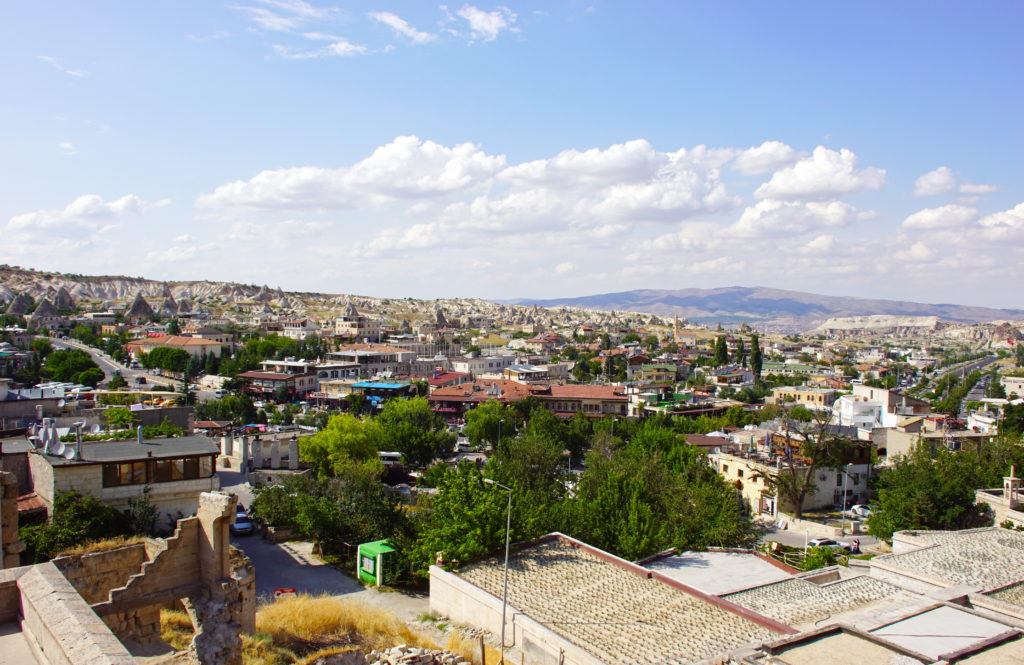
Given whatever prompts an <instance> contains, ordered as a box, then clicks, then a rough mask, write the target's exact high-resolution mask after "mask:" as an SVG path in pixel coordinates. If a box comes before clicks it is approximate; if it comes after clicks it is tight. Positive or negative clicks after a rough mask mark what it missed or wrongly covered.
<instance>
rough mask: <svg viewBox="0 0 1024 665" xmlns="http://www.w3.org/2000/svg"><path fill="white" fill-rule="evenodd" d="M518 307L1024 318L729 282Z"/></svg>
mask: <svg viewBox="0 0 1024 665" xmlns="http://www.w3.org/2000/svg"><path fill="white" fill-rule="evenodd" d="M507 302H508V303H509V304H516V305H539V306H541V307H558V306H568V307H585V308H588V309H601V310H624V311H630V312H649V313H651V314H658V315H659V316H663V317H672V316H674V315H676V314H678V315H679V317H680V318H685V319H687V320H689V321H692V322H694V323H705V324H715V323H719V322H720V323H722V324H723V325H728V326H733V325H737V324H739V323H742V322H746V323H749V324H750V325H752V326H755V327H758V328H766V329H771V330H808V329H811V328H814V327H815V326H818V325H820V324H822V323H823V322H825V321H826V320H827V319H830V318H837V317H847V316H867V315H872V314H884V315H890V316H902V317H905V316H936V317H938V318H940V319H942V320H945V321H956V322H961V323H979V322H984V321H996V320H1019V319H1024V310H1019V309H993V308H990V307H974V306H971V305H950V304H937V305H929V304H924V303H916V302H905V301H900V300H873V299H868V298H850V297H843V296H823V295H818V294H814V293H803V292H800V291H785V290H783V289H771V288H765V287H742V286H730V287H725V288H720V289H674V290H670V289H641V290H636V291H621V292H619V293H602V294H599V295H593V296H581V297H578V298H555V299H550V300H535V299H518V300H512V301H507Z"/></svg>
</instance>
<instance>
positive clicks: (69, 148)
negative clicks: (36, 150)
mask: <svg viewBox="0 0 1024 665" xmlns="http://www.w3.org/2000/svg"><path fill="white" fill-rule="evenodd" d="M57 148H58V149H59V150H60V151H61V152H63V153H64V154H65V155H77V154H78V150H76V149H75V144H74V143H72V142H71V141H61V142H60V143H58V144H57Z"/></svg>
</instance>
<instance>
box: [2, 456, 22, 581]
mask: <svg viewBox="0 0 1024 665" xmlns="http://www.w3.org/2000/svg"><path fill="white" fill-rule="evenodd" d="M24 550H25V544H24V543H22V542H21V541H20V540H18V479H17V478H15V477H14V474H11V473H7V472H6V471H0V568H15V567H17V566H19V565H21V553H22V552H23V551H24Z"/></svg>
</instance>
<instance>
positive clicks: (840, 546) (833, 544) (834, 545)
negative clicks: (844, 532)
mask: <svg viewBox="0 0 1024 665" xmlns="http://www.w3.org/2000/svg"><path fill="white" fill-rule="evenodd" d="M812 547H827V548H828V549H830V550H845V551H847V552H849V551H851V550H852V549H853V546H852V545H850V544H849V543H842V542H839V541H838V540H832V539H831V538H815V539H814V540H809V541H807V549H811V548H812Z"/></svg>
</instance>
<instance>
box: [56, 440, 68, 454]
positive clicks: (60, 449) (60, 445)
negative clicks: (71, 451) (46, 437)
mask: <svg viewBox="0 0 1024 665" xmlns="http://www.w3.org/2000/svg"><path fill="white" fill-rule="evenodd" d="M66 450H68V447H67V446H65V445H64V442H63V441H60V440H58V441H57V443H56V445H54V446H53V454H54V455H58V456H60V455H63V454H64V452H65V451H66Z"/></svg>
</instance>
